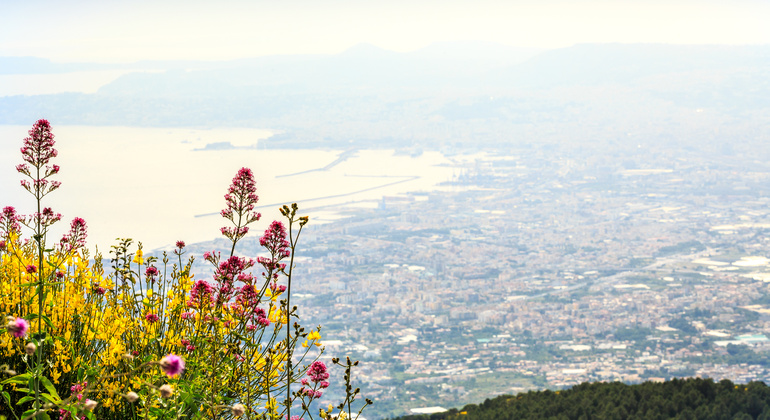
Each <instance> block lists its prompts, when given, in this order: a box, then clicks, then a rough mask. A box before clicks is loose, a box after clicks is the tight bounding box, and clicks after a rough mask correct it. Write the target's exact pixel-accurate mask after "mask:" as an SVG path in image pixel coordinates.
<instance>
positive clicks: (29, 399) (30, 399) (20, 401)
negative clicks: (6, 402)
mask: <svg viewBox="0 0 770 420" xmlns="http://www.w3.org/2000/svg"><path fill="white" fill-rule="evenodd" d="M27 401H35V397H33V396H31V395H27V396H24V397H22V398H21V399H20V400H19V401H16V405H22V404H24V403H25V402H27Z"/></svg>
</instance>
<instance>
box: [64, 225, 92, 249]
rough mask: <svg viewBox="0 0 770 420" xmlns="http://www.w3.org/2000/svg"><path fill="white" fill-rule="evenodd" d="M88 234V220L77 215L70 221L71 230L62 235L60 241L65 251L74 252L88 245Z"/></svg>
mask: <svg viewBox="0 0 770 420" xmlns="http://www.w3.org/2000/svg"><path fill="white" fill-rule="evenodd" d="M87 236H88V234H87V231H86V221H85V220H83V219H81V218H80V217H76V218H74V219H72V222H70V231H69V232H68V233H66V234H65V235H64V236H62V238H61V240H60V241H59V243H60V244H61V247H62V249H64V250H65V251H67V252H73V251H75V250H76V249H79V248H82V247H84V246H85V245H86V237H87Z"/></svg>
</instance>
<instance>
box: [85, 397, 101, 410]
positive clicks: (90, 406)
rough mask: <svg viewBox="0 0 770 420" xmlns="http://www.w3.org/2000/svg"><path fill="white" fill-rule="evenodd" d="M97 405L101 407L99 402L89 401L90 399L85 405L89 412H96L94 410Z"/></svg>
mask: <svg viewBox="0 0 770 420" xmlns="http://www.w3.org/2000/svg"><path fill="white" fill-rule="evenodd" d="M97 405H99V403H98V402H96V401H94V400H88V399H87V400H86V403H85V404H84V406H85V408H86V410H88V411H94V408H96V406H97Z"/></svg>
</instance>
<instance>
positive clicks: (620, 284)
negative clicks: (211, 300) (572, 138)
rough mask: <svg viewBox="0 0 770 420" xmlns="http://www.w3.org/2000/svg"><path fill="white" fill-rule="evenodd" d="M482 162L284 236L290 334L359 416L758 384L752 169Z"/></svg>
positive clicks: (548, 155)
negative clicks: (353, 384) (306, 336)
mask: <svg viewBox="0 0 770 420" xmlns="http://www.w3.org/2000/svg"><path fill="white" fill-rule="evenodd" d="M652 155H654V156H655V157H656V158H655V159H651V156H652ZM485 156H486V157H484V158H480V159H478V160H476V161H475V162H473V163H471V164H465V165H460V164H458V168H457V169H458V171H457V176H456V177H455V179H454V180H453V181H452V182H450V183H448V184H449V185H445V186H444V187H447V188H445V190H443V191H438V192H428V193H416V194H409V195H405V196H394V197H385V198H384V199H382V200H381V202H379V203H377V205H376V208H371V209H362V208H356V209H351V210H349V212H348V213H347V214H346V215H347V216H349V217H347V218H344V219H342V220H340V221H337V222H334V223H328V224H321V225H312V224H311V225H309V226H308V228H307V231H306V233H303V235H306V236H303V239H302V244H301V246H300V248H301V249H300V250H299V252H298V255H297V257H298V258H299V259H298V263H297V271H296V276H297V278H298V279H300V280H298V282H299V286H297V289H295V290H297V293H296V295H295V296H296V297H298V298H299V302H300V303H299V304H300V306H301V307H302V308H303V310H304V312H303V314H302V316H303V318H304V319H306V320H307V321H310V322H312V323H319V324H322V325H323V326H324V329H323V330H322V333H323V336H324V343H325V348H326V350H325V353H324V355H323V356H322V357H332V356H333V355H344V354H350V355H351V356H352V357H354V358H356V359H360V360H361V361H362V364H361V365H360V368H359V370H358V372H357V376H356V377H357V380H358V381H359V382H360V386H361V388H362V391H363V393H364V395H365V396H366V397H368V398H371V399H373V400H374V401H375V403H376V406H375V407H374V408H372V409H370V410H369V411H368V412H367V413H366V416H367V417H368V418H385V417H387V416H391V415H399V414H407V413H410V412H414V413H418V412H431V411H436V410H440V409H441V407H444V408H446V407H456V406H460V405H462V404H465V403H469V402H479V401H482V400H483V399H484V398H488V397H493V396H496V395H500V394H505V393H516V392H520V391H523V390H528V389H543V388H551V389H559V388H563V387H568V386H572V385H575V384H578V383H581V382H585V381H623V382H626V383H636V382H640V381H645V380H665V379H670V378H673V377H689V376H700V377H710V378H714V379H730V380H732V381H735V382H738V383H743V382H747V381H752V380H764V381H767V380H768V379H770V364H768V363H767V362H768V361H770V359H769V356H770V353H768V352H767V351H768V350H770V340H769V339H768V336H767V330H768V328H770V324H769V323H768V322H770V319H768V316H767V314H768V313H770V305H769V304H770V297H768V296H767V291H768V286H767V283H766V282H767V281H768V280H770V268H769V267H768V264H769V263H770V260H769V259H768V258H767V256H768V247H769V246H770V244H769V243H768V237H767V236H766V234H765V233H766V232H767V229H768V228H770V213H769V211H768V203H769V202H770V197H768V192H770V183H768V178H769V177H770V171H768V168H767V167H766V165H765V163H763V162H758V161H756V160H755V159H754V158H753V157H752V156H750V155H743V154H734V155H732V156H731V158H729V159H725V160H723V161H722V162H721V163H720V162H719V161H717V160H716V159H712V158H711V157H710V156H709V155H708V153H703V152H699V151H692V153H690V154H680V155H678V156H674V155H673V154H672V155H668V156H667V155H666V153H665V151H664V150H643V151H639V150H634V151H632V152H623V151H618V152H617V154H616V155H615V156H613V154H612V153H606V154H604V155H603V156H602V157H594V155H593V154H592V152H591V151H590V150H585V151H584V152H583V153H582V154H581V153H580V152H579V151H576V150H569V151H567V150H565V149H564V148H558V147H529V148H525V149H518V150H513V151H511V152H509V153H506V155H505V156H496V155H494V154H493V153H488V154H487V155H485ZM253 241H254V242H252V243H251V244H252V246H256V240H253ZM211 245H212V244H211V243H206V244H199V245H197V246H199V247H200V249H205V248H206V247H211ZM330 395H331V394H330Z"/></svg>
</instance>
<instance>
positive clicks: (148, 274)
mask: <svg viewBox="0 0 770 420" xmlns="http://www.w3.org/2000/svg"><path fill="white" fill-rule="evenodd" d="M159 273H160V272H159V271H158V269H157V268H156V267H155V266H154V265H150V266H147V269H146V270H144V277H145V278H146V279H147V280H149V281H150V282H152V283H155V277H157V276H158V274H159Z"/></svg>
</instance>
